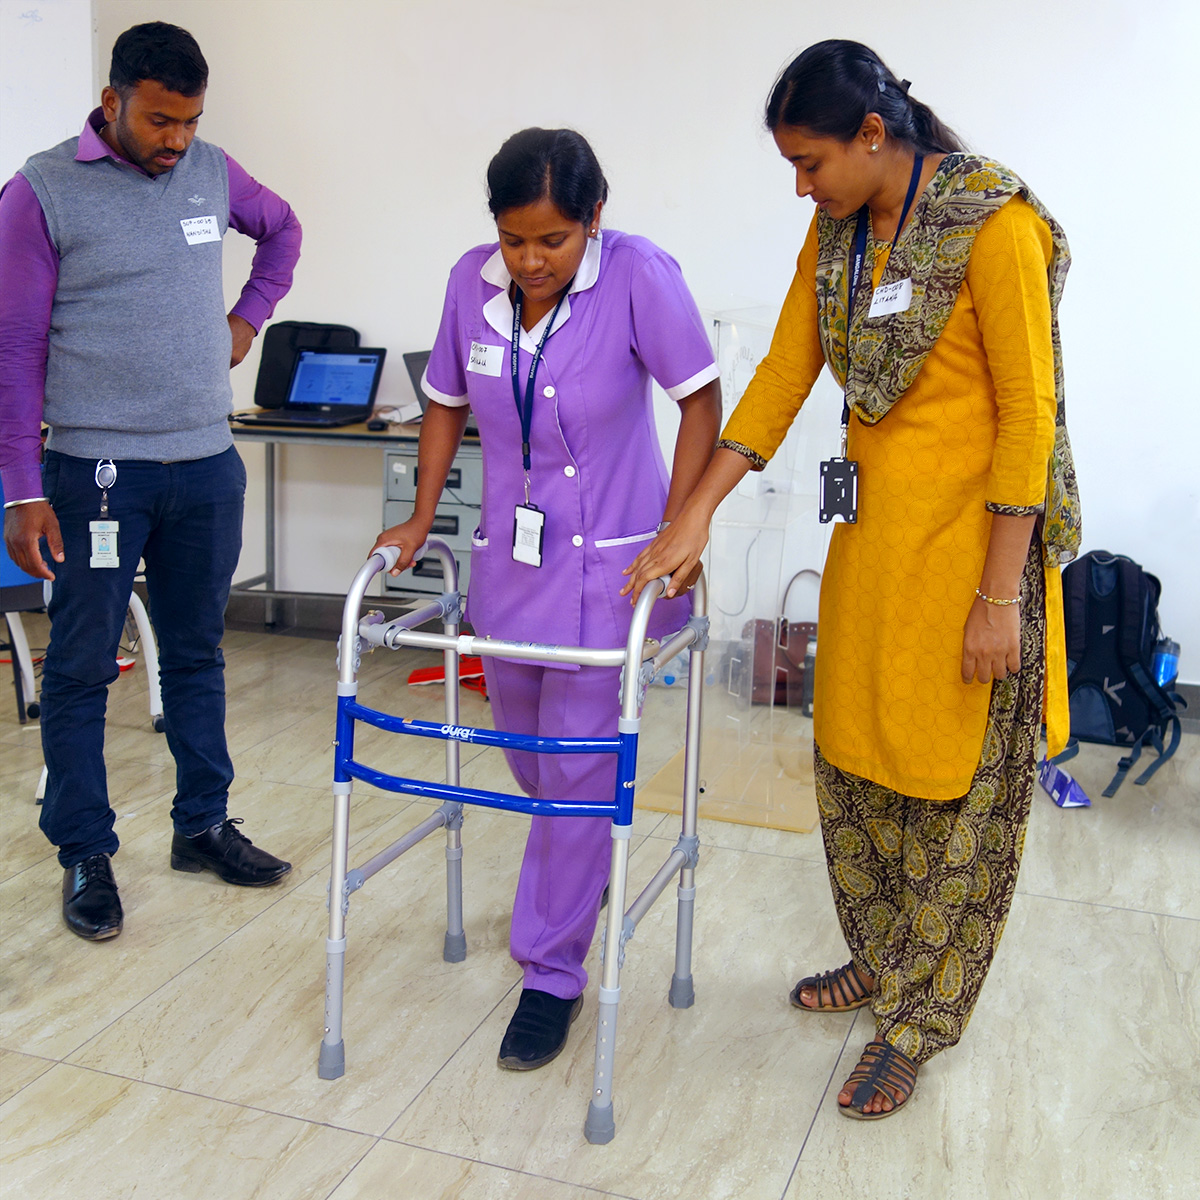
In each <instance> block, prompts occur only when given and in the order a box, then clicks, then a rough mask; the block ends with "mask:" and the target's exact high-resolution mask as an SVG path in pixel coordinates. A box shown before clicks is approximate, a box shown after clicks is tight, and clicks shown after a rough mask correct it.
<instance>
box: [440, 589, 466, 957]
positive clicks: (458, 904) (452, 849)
mask: <svg viewBox="0 0 1200 1200" xmlns="http://www.w3.org/2000/svg"><path fill="white" fill-rule="evenodd" d="M447 586H449V584H447ZM442 631H443V633H447V634H449V635H451V636H454V635H456V634H457V633H458V622H457V620H455V621H447V622H445V623H444V624H443V625H442ZM442 667H443V675H444V677H445V688H446V724H447V725H457V724H458V651H457V650H450V649H448V650H445V651H443V653H442ZM458 751H459V746H458V742H456V741H455V740H454V739H453V738H450V739H449V740H448V741H447V742H446V782H447V783H450V784H453V785H454V786H456V787H457V786H458V784H459V782H460V778H459V757H458ZM454 808H456V809H457V812H458V819H457V820H453V819H451V820H447V821H446V940H445V942H444V943H443V945H442V959H443V961H445V962H452V963H454V962H462V961H463V959H465V958H466V957H467V935H466V933H465V932H464V930H463V900H462V856H463V846H462V805H461V804H458V805H455V806H454Z"/></svg>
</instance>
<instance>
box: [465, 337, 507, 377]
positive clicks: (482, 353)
mask: <svg viewBox="0 0 1200 1200" xmlns="http://www.w3.org/2000/svg"><path fill="white" fill-rule="evenodd" d="M503 369H504V347H503V346H485V345H483V343H482V342H472V343H471V354H470V357H469V358H468V359H467V370H468V371H474V372H475V374H476V375H492V376H494V377H495V378H496V379H499V378H500V372H501V371H502V370H503Z"/></svg>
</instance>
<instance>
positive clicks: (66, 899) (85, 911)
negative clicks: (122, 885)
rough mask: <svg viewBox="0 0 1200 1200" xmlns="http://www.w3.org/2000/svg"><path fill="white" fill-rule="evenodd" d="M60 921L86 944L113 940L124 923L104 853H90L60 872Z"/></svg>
mask: <svg viewBox="0 0 1200 1200" xmlns="http://www.w3.org/2000/svg"><path fill="white" fill-rule="evenodd" d="M63 920H64V921H66V923H67V928H68V929H69V930H70V931H71V932H72V933H77V934H78V935H79V936H80V937H81V938H87V940H88V941H89V942H102V941H104V940H105V938H115V937H116V936H117V934H118V933H120V932H121V927H122V926H123V925H124V924H125V913H124V912H123V911H122V909H121V897H120V896H118V895H117V881H116V880H115V879H114V878H113V870H112V863H111V862H109V859H108V855H107V854H93V855H92V856H91V858H85V859H84V860H83V862H81V863H77V864H76V865H75V866H73V867H68V868H67V869H66V870H65V871H64V872H63Z"/></svg>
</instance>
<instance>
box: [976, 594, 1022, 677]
mask: <svg viewBox="0 0 1200 1200" xmlns="http://www.w3.org/2000/svg"><path fill="white" fill-rule="evenodd" d="M1020 669H1021V610H1020V605H1017V604H1011V605H1004V606H1003V607H1001V606H999V605H995V604H988V603H987V602H986V601H984V600H981V599H979V597H978V596H976V597H975V602H974V603H973V604H972V605H971V611H970V612H969V613H968V614H967V624H966V627H965V628H964V629H963V659H962V679H963V683H974V682H978V683H991V682H992V680H994V679H1006V678H1007V677H1008V676H1009V675H1015V674H1016V673H1017V672H1018V671H1019V670H1020Z"/></svg>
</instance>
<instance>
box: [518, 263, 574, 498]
mask: <svg viewBox="0 0 1200 1200" xmlns="http://www.w3.org/2000/svg"><path fill="white" fill-rule="evenodd" d="M572 282H574V280H572ZM570 290H571V284H567V286H566V288H565V289H564V290H563V294H562V295H561V296H560V297H559V298H558V303H557V304H556V305H555V306H554V311H553V312H552V313H551V314H550V320H549V321H548V322H547V323H546V328H545V330H544V331H543V333H542V340H541V341H540V342H538V344H537V349H536V350H535V351H534V352H533V362H532V364H531V365H530V367H529V380H528V382H527V383H526V384H525V401H524V403H522V402H521V374H520V353H521V299H522V298H521V289H520V288H519V287H517V286H516V285H515V284H514V285H513V291H514V292H516V296H515V297H514V299H513V335H512V386H513V400H515V401H516V405H517V412H518V413H519V414H520V417H521V462H522V465H523V466H524V468H525V500H526V503H528V501H529V434H530V431H531V430H532V429H533V385H534V384H535V382H536V381H537V370H538V364H539V363H540V362H541V361H542V350H543V348H544V347H545V345H546V339H547V338H548V337H549V336H550V330H551V329H553V328H554V320H555V318H556V317H557V316H558V310H559V309H560V308H562V306H563V301H564V300H565V299H566V298H567V292H569V291H570Z"/></svg>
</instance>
